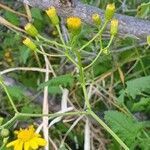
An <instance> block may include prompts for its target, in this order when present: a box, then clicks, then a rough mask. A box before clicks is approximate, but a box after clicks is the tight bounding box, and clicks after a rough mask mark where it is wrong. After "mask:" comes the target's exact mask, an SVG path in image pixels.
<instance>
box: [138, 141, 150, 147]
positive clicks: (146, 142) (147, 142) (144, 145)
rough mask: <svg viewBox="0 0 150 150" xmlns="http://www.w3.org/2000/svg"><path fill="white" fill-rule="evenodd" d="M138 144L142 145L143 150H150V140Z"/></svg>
mask: <svg viewBox="0 0 150 150" xmlns="http://www.w3.org/2000/svg"><path fill="white" fill-rule="evenodd" d="M138 144H139V145H140V148H141V150H149V148H150V138H146V139H141V140H139V142H138Z"/></svg>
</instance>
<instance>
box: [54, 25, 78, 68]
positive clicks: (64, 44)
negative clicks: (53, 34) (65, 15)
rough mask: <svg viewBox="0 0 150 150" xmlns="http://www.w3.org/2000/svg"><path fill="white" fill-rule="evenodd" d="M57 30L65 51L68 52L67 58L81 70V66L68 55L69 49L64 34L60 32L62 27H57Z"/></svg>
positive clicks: (66, 53)
mask: <svg viewBox="0 0 150 150" xmlns="http://www.w3.org/2000/svg"><path fill="white" fill-rule="evenodd" d="M56 28H57V30H58V33H59V37H60V40H61V42H62V43H63V46H64V47H65V50H66V52H65V55H66V57H67V58H68V59H69V60H70V61H71V62H72V63H73V64H74V65H75V66H76V67H77V68H79V65H78V64H77V63H76V62H75V61H74V60H73V59H72V58H71V56H70V55H69V54H68V48H67V46H66V43H65V42H64V39H63V36H62V33H61V31H60V26H59V25H57V26H56ZM69 49H70V48H69Z"/></svg>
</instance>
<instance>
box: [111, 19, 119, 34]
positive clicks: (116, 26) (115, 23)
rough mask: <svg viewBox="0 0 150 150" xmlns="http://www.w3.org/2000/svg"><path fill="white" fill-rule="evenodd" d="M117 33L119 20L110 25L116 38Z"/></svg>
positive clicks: (114, 20)
mask: <svg viewBox="0 0 150 150" xmlns="http://www.w3.org/2000/svg"><path fill="white" fill-rule="evenodd" d="M117 32H118V20H117V19H113V20H112V21H111V24H110V34H111V35H114V36H115V35H116V34H117Z"/></svg>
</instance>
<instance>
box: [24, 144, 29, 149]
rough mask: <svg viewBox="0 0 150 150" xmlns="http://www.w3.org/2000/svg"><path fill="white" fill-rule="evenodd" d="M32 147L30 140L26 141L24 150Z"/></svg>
mask: <svg viewBox="0 0 150 150" xmlns="http://www.w3.org/2000/svg"><path fill="white" fill-rule="evenodd" d="M29 149H30V143H29V142H25V143H24V150H29Z"/></svg>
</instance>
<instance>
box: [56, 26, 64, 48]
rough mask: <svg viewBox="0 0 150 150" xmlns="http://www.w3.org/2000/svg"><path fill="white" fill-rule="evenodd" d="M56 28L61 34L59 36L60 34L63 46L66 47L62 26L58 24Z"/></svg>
mask: <svg viewBox="0 0 150 150" xmlns="http://www.w3.org/2000/svg"><path fill="white" fill-rule="evenodd" d="M56 29H57V31H58V34H59V36H60V40H61V42H62V44H63V46H65V47H66V44H65V41H64V39H63V36H62V33H61V31H60V26H59V25H56Z"/></svg>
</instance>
